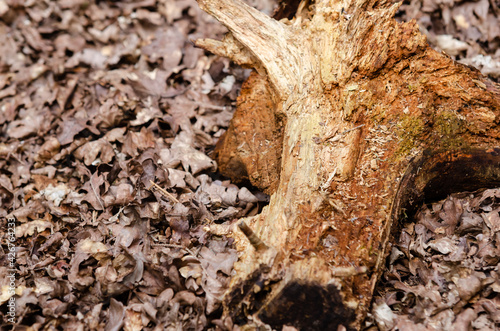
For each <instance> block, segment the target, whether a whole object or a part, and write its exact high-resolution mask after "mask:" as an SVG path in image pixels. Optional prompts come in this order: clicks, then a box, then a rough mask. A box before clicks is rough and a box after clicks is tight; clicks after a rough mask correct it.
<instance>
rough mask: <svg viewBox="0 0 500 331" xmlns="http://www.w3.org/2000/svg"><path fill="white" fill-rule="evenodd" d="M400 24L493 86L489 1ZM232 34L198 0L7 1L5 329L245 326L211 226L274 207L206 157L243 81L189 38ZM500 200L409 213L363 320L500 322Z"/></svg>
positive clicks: (432, 7)
mask: <svg viewBox="0 0 500 331" xmlns="http://www.w3.org/2000/svg"><path fill="white" fill-rule="evenodd" d="M250 4H251V5H253V6H256V7H257V8H258V9H260V10H262V11H264V12H266V13H268V14H272V11H273V8H274V6H275V3H274V2H272V1H269V0H256V1H254V2H252V3H250ZM411 18H416V19H417V21H418V22H419V25H420V27H421V29H422V31H423V32H424V33H426V35H427V36H428V39H429V42H430V43H431V44H432V45H433V46H434V47H437V48H439V49H441V50H443V51H445V52H446V53H448V54H449V55H450V56H452V57H454V58H456V59H457V60H460V61H462V62H463V63H465V64H468V65H472V66H475V67H477V68H478V69H479V70H481V71H482V72H483V73H484V74H487V75H489V76H490V77H491V78H492V79H494V80H496V81H499V79H500V47H499V46H500V24H499V23H500V22H499V18H500V9H499V4H498V2H495V0H491V1H488V0H480V1H477V2H473V1H463V2H462V1H456V2H453V0H450V1H439V0H423V1H421V0H413V1H411V3H410V2H408V3H406V2H405V3H404V4H403V5H402V7H401V9H400V12H399V13H398V14H397V19H398V20H404V21H406V20H409V19H411ZM225 31H226V30H225V28H223V27H222V26H221V25H220V24H219V23H218V22H216V21H215V20H214V19H212V18H210V17H209V16H208V15H206V14H205V13H204V12H202V11H201V10H200V9H199V8H198V6H197V4H196V1H195V0H143V1H96V0H59V1H50V0H45V1H36V0H27V1H16V0H0V110H1V111H0V133H1V134H0V226H1V228H0V234H1V246H0V276H1V277H0V289H1V290H0V318H1V321H0V323H1V325H2V329H3V328H5V329H9V328H14V329H16V330H27V329H30V330H40V329H44V330H57V329H59V330H101V329H105V330H119V329H121V328H123V329H125V330H215V329H221V330H231V329H237V328H238V327H237V326H233V325H232V323H231V321H229V320H221V314H222V309H221V299H222V296H223V294H224V291H225V290H226V288H227V286H228V284H229V281H230V277H231V274H232V266H233V263H234V262H235V261H236V260H237V253H236V251H235V250H234V248H232V239H231V238H229V237H224V236H214V235H211V234H209V233H207V232H206V231H205V228H206V226H207V225H208V224H211V223H225V222H232V221H233V220H235V219H237V218H240V217H243V216H249V215H255V214H256V213H258V212H260V210H261V209H262V207H263V206H264V205H266V204H267V202H268V197H267V196H266V195H265V194H263V193H261V192H259V191H257V190H255V189H254V188H252V187H242V186H236V185H234V184H232V183H231V182H230V181H229V180H227V179H226V178H224V177H223V176H221V175H220V174H218V173H217V164H216V163H215V161H213V160H212V159H211V158H210V156H211V154H212V152H213V149H214V146H215V144H216V142H217V140H218V138H219V137H220V136H221V135H222V134H223V132H224V131H225V130H226V129H227V127H228V125H229V121H230V120H231V117H232V113H233V111H234V107H235V103H236V97H237V95H238V92H239V89H240V87H241V84H242V82H243V81H244V80H245V79H246V78H247V77H248V75H249V70H246V69H242V68H240V67H238V66H236V65H234V64H232V63H230V61H229V60H227V59H224V58H220V57H217V56H214V55H211V54H208V53H206V52H205V51H203V50H201V49H198V48H195V47H194V45H193V40H196V39H198V38H208V37H210V38H217V39H220V38H221V37H222V36H223V34H224V33H225ZM459 198H463V199H465V200H459ZM499 202H500V192H499V191H497V190H489V191H484V192H480V193H478V195H477V196H471V195H469V194H465V195H464V194H462V195H460V196H454V197H450V198H448V199H447V200H446V201H445V202H436V203H434V204H431V205H429V206H424V207H423V209H422V211H421V212H420V214H418V215H417V216H416V217H415V220H414V221H411V220H409V221H408V222H407V223H406V224H407V225H406V226H405V227H404V231H403V232H402V237H401V238H400V239H399V241H398V242H397V243H395V245H394V246H393V249H392V254H391V256H390V258H389V260H388V271H387V273H386V274H385V275H384V277H383V280H382V282H381V287H380V288H379V289H378V291H377V296H376V298H375V300H374V302H375V304H374V309H373V312H372V314H370V316H369V317H368V320H367V327H368V328H380V329H393V328H397V327H399V328H400V329H405V330H411V328H414V329H415V330H420V329H436V330H439V329H440V327H445V326H446V327H449V326H452V325H453V326H454V327H460V326H461V325H462V326H463V325H469V326H470V327H474V328H475V329H478V330H479V329H480V330H486V329H487V328H490V329H495V327H499V326H500V324H499V323H500V315H499V314H498V311H500V296H499V295H498V293H499V292H500V282H499V280H498V279H499V278H500V276H498V275H499V273H500V271H499V270H498V269H499V268H498V262H499V257H500V237H499V235H498V233H500V232H498V230H500V220H499V214H498V211H499V208H500V207H499ZM474 213H476V214H474ZM473 215H476V216H473ZM467 270H473V271H467ZM495 275H496V276H495ZM462 283H463V284H462ZM457 284H459V285H457ZM460 284H462V285H464V284H467V286H466V287H464V286H462V285H460ZM463 288H466V290H463ZM443 295H445V297H443ZM398 323H399V324H398ZM401 323H406V324H401ZM440 323H441V324H440ZM443 323H444V324H443ZM446 323H447V324H446ZM453 323H455V324H453ZM457 323H462V324H457ZM467 323H468V324H467ZM441 329H443V328H441Z"/></svg>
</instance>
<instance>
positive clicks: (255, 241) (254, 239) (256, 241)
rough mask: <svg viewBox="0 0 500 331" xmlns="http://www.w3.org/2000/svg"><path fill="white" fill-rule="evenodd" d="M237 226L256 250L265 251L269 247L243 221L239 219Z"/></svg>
mask: <svg viewBox="0 0 500 331" xmlns="http://www.w3.org/2000/svg"><path fill="white" fill-rule="evenodd" d="M238 227H239V228H240V230H241V232H243V234H244V235H245V237H247V239H248V241H250V244H252V246H253V247H254V248H255V250H256V251H257V252H262V251H266V250H268V249H269V246H267V245H266V244H265V243H264V242H263V241H262V240H261V239H260V238H259V237H258V236H257V235H256V234H255V232H253V231H252V229H250V227H249V226H248V225H247V224H246V223H245V222H244V221H241V222H240V223H239V224H238Z"/></svg>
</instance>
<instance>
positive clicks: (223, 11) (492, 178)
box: [197, 0, 500, 330]
mask: <svg viewBox="0 0 500 331" xmlns="http://www.w3.org/2000/svg"><path fill="white" fill-rule="evenodd" d="M198 2H199V5H200V7H201V8H202V9H203V10H205V11H207V12H208V13H209V14H211V15H212V16H214V17H215V18H216V19H218V20H219V21H220V22H222V23H223V24H224V25H225V26H226V27H227V28H228V29H229V30H230V33H229V34H228V35H227V36H226V37H225V39H224V40H223V41H222V42H218V41H213V40H200V41H198V42H197V45H199V46H201V47H203V48H205V49H207V50H209V51H211V52H213V53H215V54H219V55H223V56H227V57H229V58H231V59H232V60H234V61H235V62H237V63H239V64H241V65H245V66H250V67H253V68H255V69H256V70H257V72H258V73H259V74H260V75H261V76H262V78H261V81H260V82H259V83H258V84H257V83H255V85H256V86H257V87H256V88H255V89H252V88H248V89H244V90H243V93H244V94H243V96H242V97H241V99H240V102H239V106H240V108H244V109H245V111H246V112H253V114H252V116H251V118H253V121H254V123H256V124H253V125H247V124H245V123H244V121H242V120H238V119H236V120H235V121H233V123H232V126H231V128H230V129H229V130H228V133H227V135H230V136H234V137H233V138H231V139H229V138H226V139H225V140H224V141H225V143H224V144H223V145H222V146H219V147H218V153H219V157H218V160H219V162H221V163H223V165H221V166H222V167H226V168H227V169H233V170H237V168H236V167H234V164H237V165H238V167H239V166H243V167H245V169H247V171H248V173H247V175H248V178H249V179H250V180H251V181H252V182H253V183H254V184H255V185H257V186H260V187H263V188H265V189H267V191H268V192H271V193H272V195H271V200H270V204H269V206H267V207H266V208H264V210H263V211H262V213H261V214H260V215H258V216H256V217H253V218H248V219H246V220H244V222H245V225H242V227H243V229H244V230H245V232H246V234H247V235H248V236H249V237H250V238H251V239H252V241H251V242H250V241H249V240H247V239H246V238H245V237H244V236H243V235H242V234H241V233H240V232H238V231H237V230H236V229H234V231H233V235H234V236H235V237H236V240H235V243H236V246H237V248H238V250H239V252H240V259H239V261H238V262H237V264H236V265H235V269H236V271H237V274H236V276H235V277H234V278H233V281H232V284H231V289H230V291H229V293H228V294H227V295H226V299H225V312H226V313H227V314H228V315H229V316H231V317H232V319H233V321H234V322H236V323H238V324H247V323H250V321H251V323H254V324H258V323H260V322H264V323H267V324H269V325H271V326H272V327H275V328H278V329H279V328H281V327H282V326H283V325H293V326H295V327H297V328H298V329H301V330H337V328H339V327H341V326H343V327H345V328H347V329H359V328H361V327H362V322H363V320H364V317H365V316H366V312H367V310H368V309H369V306H370V301H371V298H372V293H373V290H374V287H375V285H376V282H377V280H378V277H379V275H380V273H381V270H382V269H383V266H384V261H385V257H386V252H387V248H388V243H389V239H390V233H391V231H395V230H394V229H395V228H396V226H393V224H394V223H395V221H396V220H398V218H399V217H400V215H401V214H402V213H404V212H405V210H408V209H411V208H413V207H414V206H416V205H418V204H419V203H421V202H422V201H423V200H424V199H425V200H429V199H434V198H438V197H440V196H442V195H443V194H447V193H450V192H452V191H454V190H460V189H475V188H479V187H489V186H495V185H498V184H500V170H499V169H500V167H499V165H500V142H499V139H500V128H499V126H498V122H499V120H500V118H499V115H500V88H499V86H498V85H497V84H495V83H493V82H491V81H489V80H487V79H486V78H485V77H483V76H482V75H481V74H480V73H479V72H478V71H476V70H474V69H472V68H469V67H466V66H464V65H461V64H458V63H455V62H454V61H453V60H452V59H450V58H449V57H448V56H446V55H445V54H440V53H438V52H436V51H434V50H432V49H431V48H430V47H429V46H428V45H427V42H426V39H425V37H424V36H423V35H422V34H420V32H419V30H418V26H417V24H416V23H415V22H414V21H410V22H407V23H397V22H396V21H395V20H394V19H393V18H392V17H393V15H394V13H395V12H396V10H397V9H398V7H399V4H395V3H393V2H391V1H384V0H382V1H370V0H345V1H334V0H332V1H328V0H323V1H321V0H320V1H317V2H315V3H314V5H307V3H306V2H304V3H302V4H301V5H300V6H299V8H298V10H297V15H296V17H295V18H294V19H293V20H290V21H289V20H283V21H276V20H274V19H272V18H270V17H267V16H266V15H264V14H262V13H260V12H258V11H257V10H255V9H253V8H251V7H249V6H247V5H245V4H244V3H242V2H240V1H239V0H198ZM253 79H254V80H255V81H257V80H258V79H257V78H256V77H254V78H253ZM263 82H264V83H265V84H267V85H262V84H264V83H263ZM259 84H260V85H259ZM253 93H257V94H253ZM252 100H259V102H258V103H255V105H257V106H256V107H252V105H253V104H254V103H253V101H252ZM261 105H265V106H264V107H261ZM272 105H274V106H272ZM270 107H271V108H272V107H274V110H273V111H274V113H270V112H269V108H270ZM262 109H264V110H262ZM272 119H273V120H274V122H273V121H271V120H272ZM280 123H282V124H280ZM253 127H256V128H258V130H259V132H258V136H259V137H260V138H262V137H265V138H264V141H265V140H266V139H267V140H270V141H272V143H273V146H277V145H281V147H280V149H279V153H278V154H276V153H275V152H273V151H266V150H265V146H264V147H263V146H261V145H259V144H261V143H262V141H263V140H262V139H257V144H252V142H253V141H256V140H252V139H250V138H249V137H252V135H253V134H254V133H255V132H254V128H253ZM269 137H271V139H269ZM238 139H240V140H238ZM231 141H232V142H231ZM235 141H239V142H245V145H244V146H241V144H240V145H238V146H239V148H240V150H239V151H238V150H237V149H235V147H234V146H235V145H237V144H235V143H234V142H235ZM238 146H236V147H238ZM238 153H239V154H238ZM241 155H244V157H241ZM277 155H278V156H277ZM235 158H236V159H238V161H237V162H236V161H234V160H235ZM231 160H232V161H231ZM269 160H270V162H272V166H267V167H266V166H263V165H266V164H267V162H268V161H269ZM231 162H234V163H233V165H231ZM269 164H271V163H269ZM278 167H279V168H278ZM237 176H241V173H240V174H239V175H237ZM396 225H397V224H396ZM251 229H253V232H252V230H251ZM216 230H217V229H216V227H215V226H214V227H213V231H216ZM219 230H220V229H219ZM259 238H260V239H259ZM252 245H253V247H252ZM249 316H251V317H249Z"/></svg>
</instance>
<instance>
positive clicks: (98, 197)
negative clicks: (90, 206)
mask: <svg viewBox="0 0 500 331" xmlns="http://www.w3.org/2000/svg"><path fill="white" fill-rule="evenodd" d="M90 187H91V188H92V191H93V192H94V195H95V197H96V198H97V201H99V204H100V205H101V208H102V210H104V205H103V203H102V201H101V197H100V196H99V195H98V194H97V191H96V190H95V187H94V184H92V178H91V179H90Z"/></svg>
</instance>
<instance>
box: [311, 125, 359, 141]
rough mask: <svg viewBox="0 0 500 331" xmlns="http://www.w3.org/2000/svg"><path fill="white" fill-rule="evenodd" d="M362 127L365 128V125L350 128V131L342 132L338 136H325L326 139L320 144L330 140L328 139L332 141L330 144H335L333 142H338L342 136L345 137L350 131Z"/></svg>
mask: <svg viewBox="0 0 500 331" xmlns="http://www.w3.org/2000/svg"><path fill="white" fill-rule="evenodd" d="M363 126H365V125H364V124H361V125H358V126H355V127H353V128H351V129H347V130H344V131H342V132H341V133H339V134H333V135H330V136H327V137H325V138H323V139H322V141H321V142H325V141H327V140H330V139H332V142H335V141H337V140H339V139H340V138H341V137H342V136H343V135H345V134H347V133H349V132H351V131H354V130H356V129H359V128H361V127H363Z"/></svg>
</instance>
